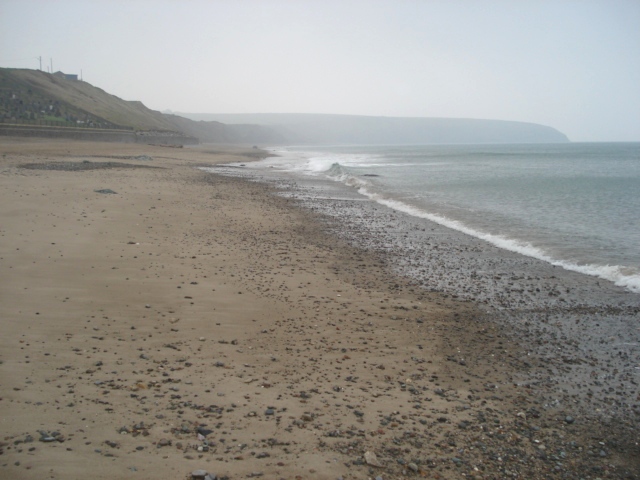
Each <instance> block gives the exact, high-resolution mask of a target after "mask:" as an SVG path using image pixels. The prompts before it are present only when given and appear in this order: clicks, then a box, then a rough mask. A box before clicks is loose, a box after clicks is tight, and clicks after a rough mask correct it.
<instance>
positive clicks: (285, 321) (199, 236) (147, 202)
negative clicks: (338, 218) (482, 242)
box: [0, 138, 639, 480]
mask: <svg viewBox="0 0 640 480" xmlns="http://www.w3.org/2000/svg"><path fill="white" fill-rule="evenodd" d="M256 153H257V151H256V150H242V149H239V148H226V149H225V148H216V150H215V151H213V150H212V148H211V147H198V148H188V149H174V148H163V147H153V146H138V145H123V144H98V143H84V142H52V141H37V140H30V141H27V140H23V139H20V140H18V139H9V138H3V139H2V140H0V154H1V155H2V160H1V163H0V174H1V175H0V212H1V213H0V235H1V237H0V268H1V269H2V276H1V277H0V278H1V282H2V283H1V288H0V295H1V297H0V322H1V327H2V335H1V337H0V362H1V364H0V417H1V422H2V423H1V429H0V430H1V436H0V445H1V446H0V450H1V455H0V478H7V479H8V478H11V479H39V480H41V479H50V478H51V479H54V478H55V479H81V478H82V479H84V478H92V479H102V478H104V479H124V478H135V479H157V478H163V479H169V478H171V479H189V478H191V472H193V471H194V470H199V469H202V470H206V471H207V472H209V473H210V474H212V476H213V474H215V475H217V476H218V478H224V477H228V478H247V477H258V476H263V477H264V478H286V479H298V478H305V479H306V478H318V479H337V478H340V477H342V478H345V479H347V478H357V479H364V478H376V477H380V478H382V479H391V478H403V477H417V478H420V477H426V478H482V479H489V478H523V479H535V478H638V477H637V473H638V455H639V451H638V445H637V443H635V441H634V439H633V438H631V437H629V436H628V434H627V432H628V431H627V430H626V429H625V428H628V425H626V426H625V428H623V427H620V430H619V431H616V430H615V428H616V427H615V425H613V426H612V425H608V426H606V427H605V426H603V427H598V428H597V429H596V427H595V426H594V424H593V423H591V421H587V419H583V418H581V417H579V416H574V415H575V414H574V412H572V411H569V410H567V409H566V407H563V409H558V408H550V407H549V406H548V405H546V406H545V405H543V404H542V403H541V402H542V400H541V399H538V398H536V396H535V395H533V394H532V392H531V391H530V390H529V389H528V387H526V386H518V385H517V384H516V383H515V382H514V375H515V374H516V373H518V369H519V368H520V367H521V365H520V364H519V363H518V362H517V361H515V360H514V359H516V358H518V351H519V348H520V347H519V346H518V344H517V343H515V342H513V341H512V340H509V339H510V336H509V332H507V331H505V330H504V329H503V327H498V326H497V325H494V324H493V323H491V321H490V319H487V318H486V316H483V315H482V314H481V313H480V311H479V310H478V309H477V308H476V307H475V306H474V305H473V304H471V303H465V302H455V301H453V300H452V299H450V298H449V299H447V298H444V297H441V296H439V295H438V294H436V293H427V292H424V291H421V290H420V289H418V288H413V287H411V286H410V285H408V284H407V283H406V282H405V281H404V280H403V279H402V278H397V277H393V276H392V274H391V273H390V268H388V267H389V266H388V265H387V262H386V259H385V257H384V256H381V255H374V254H372V253H368V252H365V251H360V250H356V249H354V248H351V247H348V246H347V245H346V244H345V243H343V242H342V241H341V240H339V239H338V238H336V237H335V236H331V235H329V234H328V233H327V232H326V230H325V227H324V225H325V223H326V221H327V220H326V219H324V218H321V217H319V215H317V214H313V213H311V212H308V211H305V210H302V209H298V208H295V207H294V205H293V201H292V200H287V199H284V198H280V197H277V196H274V195H273V194H272V191H271V190H270V188H269V187H267V186H264V185H260V184H256V183H252V182H247V181H243V180H241V179H234V178H228V177H222V176H218V175H214V174H209V173H205V172H202V171H200V170H198V169H196V168H194V167H195V166H197V165H204V164H206V165H210V164H215V163H223V162H229V161H238V160H241V161H243V160H246V161H250V160H251V156H254V157H255V155H256ZM140 155H145V156H148V157H151V159H144V158H136V157H138V156H140ZM242 155H248V156H249V157H247V158H246V159H244V158H243V157H242ZM25 165H31V168H24V166H25ZM33 165H35V167H33ZM132 166H136V167H139V168H131V167H132ZM149 167H153V168H149ZM106 189H110V190H112V191H113V192H115V193H100V192H98V191H99V190H106ZM528 368H530V367H528Z"/></svg>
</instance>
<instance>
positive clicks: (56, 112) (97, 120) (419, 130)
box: [0, 68, 569, 145]
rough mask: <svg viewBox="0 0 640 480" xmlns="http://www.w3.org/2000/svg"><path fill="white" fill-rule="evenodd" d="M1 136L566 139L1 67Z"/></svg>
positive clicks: (495, 123)
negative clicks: (180, 94) (155, 95)
mask: <svg viewBox="0 0 640 480" xmlns="http://www.w3.org/2000/svg"><path fill="white" fill-rule="evenodd" d="M0 135H11V136H33V137H50V138H70V139H83V140H106V141H118V142H128V143H157V144H171V145H189V144H195V143H224V144H241V145H247V144H249V145H255V144H260V145H291V144H296V145H347V144H352V145H372V144H378V145H380V144H389V145H399V144H452V143H453V144H456V143H466V144H477V143H558V142H568V141H569V140H568V138H567V137H566V136H565V135H564V134H562V133H561V132H559V131H558V130H555V129H554V128H551V127H547V126H544V125H538V124H533V123H524V122H513V121H503V120H476V119H465V118H399V117H369V116H358V115H329V114H286V113H263V114H188V113H182V114H173V113H161V112H159V111H156V110H151V109H149V108H147V107H146V106H144V105H143V104H142V103H141V102H139V101H126V100H123V99H121V98H119V97H116V96H115V95H111V94H109V93H107V92H105V91H104V90H102V89H100V88H97V87H94V86H93V85H91V84H89V83H87V82H85V81H82V80H79V79H78V76H77V75H75V74H65V73H63V72H56V73H53V74H51V73H45V72H42V71H39V70H27V69H9V68H0Z"/></svg>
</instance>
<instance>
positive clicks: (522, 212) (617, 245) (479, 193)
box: [254, 143, 640, 292]
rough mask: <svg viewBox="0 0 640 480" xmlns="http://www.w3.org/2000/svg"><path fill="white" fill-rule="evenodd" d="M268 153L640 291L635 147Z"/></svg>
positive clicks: (277, 162) (281, 162)
mask: <svg viewBox="0 0 640 480" xmlns="http://www.w3.org/2000/svg"><path fill="white" fill-rule="evenodd" d="M275 153H277V154H278V155H279V157H272V158H268V159H266V160H264V161H263V162H260V166H261V167H269V168H275V169H279V170H284V171H288V172H291V173H293V174H295V175H305V176H306V175H313V176H322V177H326V178H330V179H332V180H335V181H337V182H342V183H344V184H346V185H349V186H351V187H353V188H354V189H357V191H358V192H359V193H360V194H362V195H365V196H367V197H369V198H371V199H373V200H375V201H377V202H379V203H381V204H384V205H387V206H389V207H391V208H394V209H397V210H401V211H403V212H406V213H409V214H411V215H414V216H417V217H422V218H426V219H429V220H432V221H435V222H437V223H440V224H442V225H445V226H447V227H450V228H453V229H456V230H459V231H462V232H464V233H467V234H469V235H472V236H475V237H479V238H482V239H484V240H486V241H488V242H491V243H493V244H495V245H497V246H499V247H501V248H505V249H507V250H511V251H515V252H518V253H522V254H524V255H528V256H531V257H535V258H539V259H541V260H545V261H547V262H549V263H552V264H554V265H559V266H562V267H563V268H566V269H570V270H575V271H578V272H582V273H585V274H588V275H595V276H599V277H602V278H605V279H607V280H611V281H613V282H615V283H616V284H618V285H621V286H625V287H627V288H628V289H630V290H632V291H635V292H640V143H581V144H580V143H579V144H575V143H572V144H551V145H533V144H532V145H464V146H460V145H455V146H454V145H449V146H445V145H438V146H433V145H432V146H400V147H399V146H393V147H386V146H376V147H370V146H367V147H304V148H296V147H286V148H279V149H276V150H275ZM254 165H255V164H254Z"/></svg>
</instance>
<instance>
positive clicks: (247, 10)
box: [0, 0, 640, 141]
mask: <svg viewBox="0 0 640 480" xmlns="http://www.w3.org/2000/svg"><path fill="white" fill-rule="evenodd" d="M40 56H41V57H42V68H43V70H45V71H46V70H47V67H48V66H49V65H50V59H53V69H54V71H57V70H62V71H64V72H66V73H78V74H79V73H80V71H81V70H82V74H83V77H84V80H86V81H88V82H90V83H91V84H93V85H95V86H97V87H100V88H102V89H104V90H106V91H107V92H109V93H112V94H114V95H117V96H119V97H122V98H124V99H126V100H141V101H142V102H143V103H144V104H145V105H147V106H148V107H150V108H153V109H156V110H165V109H171V110H174V111H179V112H198V113H210V112H212V113H256V112H289V113H304V112H308V113H344V114H360V115H385V116H434V117H469V118H492V119H503V120H519V121H525V122H535V123H541V124H545V125H549V126H552V127H555V128H557V129H559V130H560V131H562V132H563V133H565V134H567V135H568V136H569V138H570V139H571V140H573V141H606V140H615V141H623V140H633V141H640V0H575V1H563V0H549V1H546V0H529V1H524V0H504V1H501V0H466V1H465V0H447V1H444V0H442V1H435V0H433V1H431V0H388V1H387V0H366V1H365V0H363V1H357V0H336V1H334V0H209V1H204V0H182V1H178V0H175V1H162V0H153V1H145V0H126V1H118V0H104V1H103V0H82V1H67V0H43V1H36V0H0V66H2V67H16V68H38V67H39V61H38V59H37V57H40Z"/></svg>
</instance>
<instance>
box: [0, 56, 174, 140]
mask: <svg viewBox="0 0 640 480" xmlns="http://www.w3.org/2000/svg"><path fill="white" fill-rule="evenodd" d="M0 91H2V97H3V98H5V99H7V101H6V102H5V103H4V105H3V106H6V107H5V110H4V111H0V114H4V115H3V116H4V117H5V119H6V118H7V116H9V119H11V118H15V117H18V118H17V119H28V118H25V117H28V116H33V115H36V116H37V115H43V114H42V111H45V114H46V113H54V116H59V117H60V118H61V120H67V121H69V122H71V123H76V124H77V122H85V123H93V124H95V125H96V126H98V127H107V128H108V127H113V126H124V127H129V128H133V129H135V130H168V131H171V130H175V127H174V126H173V125H172V124H171V122H169V121H167V119H165V118H164V116H163V115H162V114H161V113H160V112H155V111H153V110H150V109H148V108H147V107H145V106H144V105H143V104H142V103H140V102H128V101H125V100H122V99H121V98H118V97H116V96H114V95H111V94H109V93H107V92H105V91H104V90H102V89H100V88H97V87H94V86H93V85H91V84H89V83H87V82H83V81H78V80H67V79H66V78H64V76H58V75H55V74H53V75H52V74H49V73H45V72H41V71H38V70H17V69H0ZM12 102H13V106H14V107H15V106H16V105H17V104H21V106H20V108H18V109H17V110H16V109H14V110H13V112H11V111H9V108H10V107H11V106H12ZM41 107H42V108H41ZM51 107H53V108H51ZM47 110H49V112H47ZM55 113H59V115H55ZM16 114H17V115H16ZM5 121H6V120H5Z"/></svg>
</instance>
